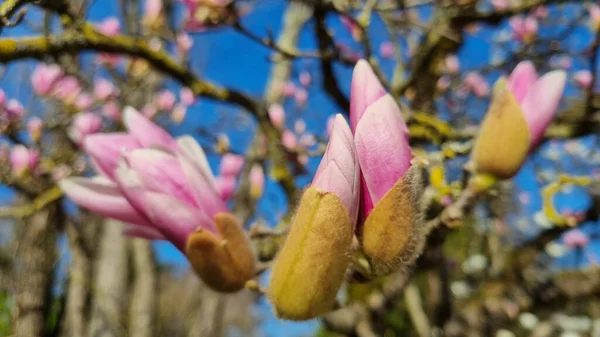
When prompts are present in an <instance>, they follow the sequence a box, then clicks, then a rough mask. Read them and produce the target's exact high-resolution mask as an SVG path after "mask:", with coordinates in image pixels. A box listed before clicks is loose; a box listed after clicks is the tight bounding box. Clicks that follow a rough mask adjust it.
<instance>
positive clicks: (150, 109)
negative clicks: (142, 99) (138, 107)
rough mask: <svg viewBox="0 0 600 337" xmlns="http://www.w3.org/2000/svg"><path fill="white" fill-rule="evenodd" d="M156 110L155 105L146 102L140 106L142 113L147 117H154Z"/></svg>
mask: <svg viewBox="0 0 600 337" xmlns="http://www.w3.org/2000/svg"><path fill="white" fill-rule="evenodd" d="M157 112H158V110H156V107H154V105H152V104H146V105H144V107H143V108H142V114H143V115H144V116H146V118H148V119H152V118H154V115H156V113H157Z"/></svg>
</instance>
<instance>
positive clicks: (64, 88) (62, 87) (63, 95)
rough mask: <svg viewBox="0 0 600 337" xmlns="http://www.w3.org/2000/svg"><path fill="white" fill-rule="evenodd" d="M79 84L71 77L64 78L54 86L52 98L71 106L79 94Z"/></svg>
mask: <svg viewBox="0 0 600 337" xmlns="http://www.w3.org/2000/svg"><path fill="white" fill-rule="evenodd" d="M81 90H82V88H81V83H79V80H78V79H77V78H75V77H73V76H65V77H63V78H61V79H60V80H58V82H56V84H55V85H54V90H53V91H52V96H54V97H56V98H58V99H59V100H61V101H63V103H65V104H73V103H74V102H75V99H77V97H78V96H79V94H80V93H81Z"/></svg>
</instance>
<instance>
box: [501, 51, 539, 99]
mask: <svg viewBox="0 0 600 337" xmlns="http://www.w3.org/2000/svg"><path fill="white" fill-rule="evenodd" d="M537 79H538V75H537V72H536V71H535V66H534V65H533V63H532V62H531V61H523V62H520V63H519V64H517V66H516V67H515V69H514V70H513V71H512V73H511V74H510V77H509V78H508V88H509V89H510V91H511V92H512V93H513V95H515V98H516V99H517V102H519V104H521V103H522V102H523V100H524V99H525V96H526V95H527V92H528V91H529V89H530V88H531V86H533V84H534V83H535V81H537Z"/></svg>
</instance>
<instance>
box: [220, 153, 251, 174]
mask: <svg viewBox="0 0 600 337" xmlns="http://www.w3.org/2000/svg"><path fill="white" fill-rule="evenodd" d="M244 162H245V159H244V156H240V155H237V154H231V153H228V154H225V155H224V156H223V159H221V166H220V168H219V173H220V174H221V175H223V176H231V177H237V176H238V175H239V174H240V172H241V171H242V167H244Z"/></svg>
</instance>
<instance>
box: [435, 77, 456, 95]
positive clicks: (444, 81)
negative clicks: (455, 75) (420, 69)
mask: <svg viewBox="0 0 600 337" xmlns="http://www.w3.org/2000/svg"><path fill="white" fill-rule="evenodd" d="M451 82H452V81H451V79H450V76H448V75H443V76H441V77H440V78H439V79H438V81H437V83H436V89H437V90H438V91H446V89H448V88H449V87H450V84H451Z"/></svg>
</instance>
